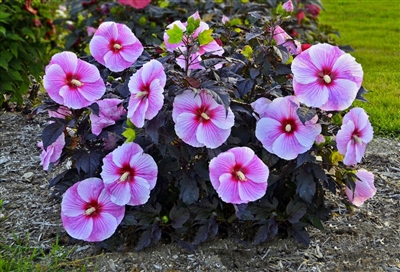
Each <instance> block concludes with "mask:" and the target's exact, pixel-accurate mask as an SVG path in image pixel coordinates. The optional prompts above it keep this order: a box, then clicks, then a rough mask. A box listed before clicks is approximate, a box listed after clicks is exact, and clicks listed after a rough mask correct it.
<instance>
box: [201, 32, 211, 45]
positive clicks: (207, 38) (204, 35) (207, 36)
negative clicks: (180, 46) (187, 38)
mask: <svg viewBox="0 0 400 272" xmlns="http://www.w3.org/2000/svg"><path fill="white" fill-rule="evenodd" d="M212 32H213V31H212V29H207V30H204V31H202V32H200V34H199V37H198V38H199V43H200V45H205V44H209V43H210V42H212V41H213V40H214V38H213V37H212V36H211V34H212Z"/></svg>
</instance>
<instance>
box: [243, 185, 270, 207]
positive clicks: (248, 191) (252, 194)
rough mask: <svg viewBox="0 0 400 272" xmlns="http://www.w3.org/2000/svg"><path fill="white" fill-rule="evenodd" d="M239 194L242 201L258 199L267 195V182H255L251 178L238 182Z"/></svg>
mask: <svg viewBox="0 0 400 272" xmlns="http://www.w3.org/2000/svg"><path fill="white" fill-rule="evenodd" d="M237 186H238V189H239V190H238V191H239V196H240V199H241V201H242V203H248V202H250V201H256V200H258V199H260V198H261V197H263V196H264V195H265V192H266V191H267V183H255V182H253V181H251V180H247V181H243V182H240V181H239V182H237Z"/></svg>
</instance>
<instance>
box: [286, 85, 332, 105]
mask: <svg viewBox="0 0 400 272" xmlns="http://www.w3.org/2000/svg"><path fill="white" fill-rule="evenodd" d="M293 90H294V93H295V95H296V96H297V97H298V99H299V101H300V102H301V103H304V104H306V105H307V106H309V107H321V106H322V105H323V104H324V103H326V102H327V101H328V98H330V96H329V94H330V93H329V89H328V88H327V87H326V85H324V84H320V83H318V81H317V80H315V81H313V82H310V83H308V84H301V83H298V82H297V81H296V80H295V79H293Z"/></svg>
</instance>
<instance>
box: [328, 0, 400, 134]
mask: <svg viewBox="0 0 400 272" xmlns="http://www.w3.org/2000/svg"><path fill="white" fill-rule="evenodd" d="M322 4H323V6H324V9H325V11H323V12H321V15H320V16H321V17H320V20H321V22H323V23H325V24H329V25H331V26H332V27H333V28H335V29H337V30H339V32H340V35H341V38H337V39H336V41H337V42H338V44H340V45H347V44H350V45H351V46H352V47H353V48H354V50H355V51H354V52H351V54H352V55H353V56H354V57H355V58H356V60H357V62H359V63H361V65H362V67H363V70H364V82H363V86H364V88H366V89H367V90H370V92H369V93H368V94H367V95H365V97H366V98H367V100H368V101H369V103H362V102H356V103H355V105H356V106H361V107H363V108H364V109H365V110H366V111H367V113H368V114H369V115H370V120H371V122H372V125H373V127H374V131H375V134H377V135H381V136H391V137H396V138H400V1H397V0H395V1H393V0H391V1H388V0H383V1H375V0H357V1H356V0H322Z"/></svg>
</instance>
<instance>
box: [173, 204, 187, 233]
mask: <svg viewBox="0 0 400 272" xmlns="http://www.w3.org/2000/svg"><path fill="white" fill-rule="evenodd" d="M169 218H170V219H171V220H172V223H171V226H172V227H173V228H174V229H179V228H181V227H182V226H183V224H185V223H186V221H187V220H188V219H189V218H190V212H189V210H188V209H186V208H180V209H178V208H177V206H174V207H172V209H171V211H170V212H169Z"/></svg>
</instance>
